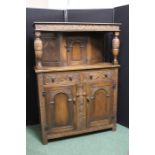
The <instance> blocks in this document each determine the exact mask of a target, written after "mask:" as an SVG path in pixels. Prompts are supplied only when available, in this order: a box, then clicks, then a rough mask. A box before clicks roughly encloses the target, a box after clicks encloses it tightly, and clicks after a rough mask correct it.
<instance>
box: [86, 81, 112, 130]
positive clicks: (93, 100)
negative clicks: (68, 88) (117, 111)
mask: <svg viewBox="0 0 155 155" xmlns="http://www.w3.org/2000/svg"><path fill="white" fill-rule="evenodd" d="M112 106H113V88H112V85H103V84H101V83H89V84H87V127H96V126H102V125H103V126H104V125H108V124H110V122H111V116H112V108H113V107H112Z"/></svg>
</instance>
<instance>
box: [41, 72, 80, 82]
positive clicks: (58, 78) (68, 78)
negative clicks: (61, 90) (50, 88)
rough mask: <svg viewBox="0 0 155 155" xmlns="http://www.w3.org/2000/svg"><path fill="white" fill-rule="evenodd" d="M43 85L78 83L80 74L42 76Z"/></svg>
mask: <svg viewBox="0 0 155 155" xmlns="http://www.w3.org/2000/svg"><path fill="white" fill-rule="evenodd" d="M43 80H44V85H48V84H58V85H62V84H75V83H79V82H80V74H79V73H78V72H76V73H75V72H74V73H73V72H65V73H47V74H44V75H43Z"/></svg>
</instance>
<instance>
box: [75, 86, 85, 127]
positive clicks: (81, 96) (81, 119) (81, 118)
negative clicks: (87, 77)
mask: <svg viewBox="0 0 155 155" xmlns="http://www.w3.org/2000/svg"><path fill="white" fill-rule="evenodd" d="M76 96H77V103H79V104H78V128H80V129H81V128H85V119H86V113H85V107H84V102H85V101H84V100H85V96H86V92H85V91H84V88H83V85H78V91H77V94H76Z"/></svg>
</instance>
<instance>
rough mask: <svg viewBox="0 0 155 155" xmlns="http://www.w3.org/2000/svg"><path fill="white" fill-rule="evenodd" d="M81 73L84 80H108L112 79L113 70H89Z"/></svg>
mask: <svg viewBox="0 0 155 155" xmlns="http://www.w3.org/2000/svg"><path fill="white" fill-rule="evenodd" d="M82 74H83V81H84V82H91V81H102V80H104V81H109V80H113V79H114V70H91V71H85V72H83V73H82Z"/></svg>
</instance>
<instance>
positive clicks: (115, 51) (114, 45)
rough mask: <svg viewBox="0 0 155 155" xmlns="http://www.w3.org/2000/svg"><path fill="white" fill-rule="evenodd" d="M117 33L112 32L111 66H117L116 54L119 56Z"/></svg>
mask: <svg viewBox="0 0 155 155" xmlns="http://www.w3.org/2000/svg"><path fill="white" fill-rule="evenodd" d="M118 37H119V32H114V38H113V40H112V54H113V58H114V59H113V64H118V60H117V57H118V54H119V46H120V40H119V38H118Z"/></svg>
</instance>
